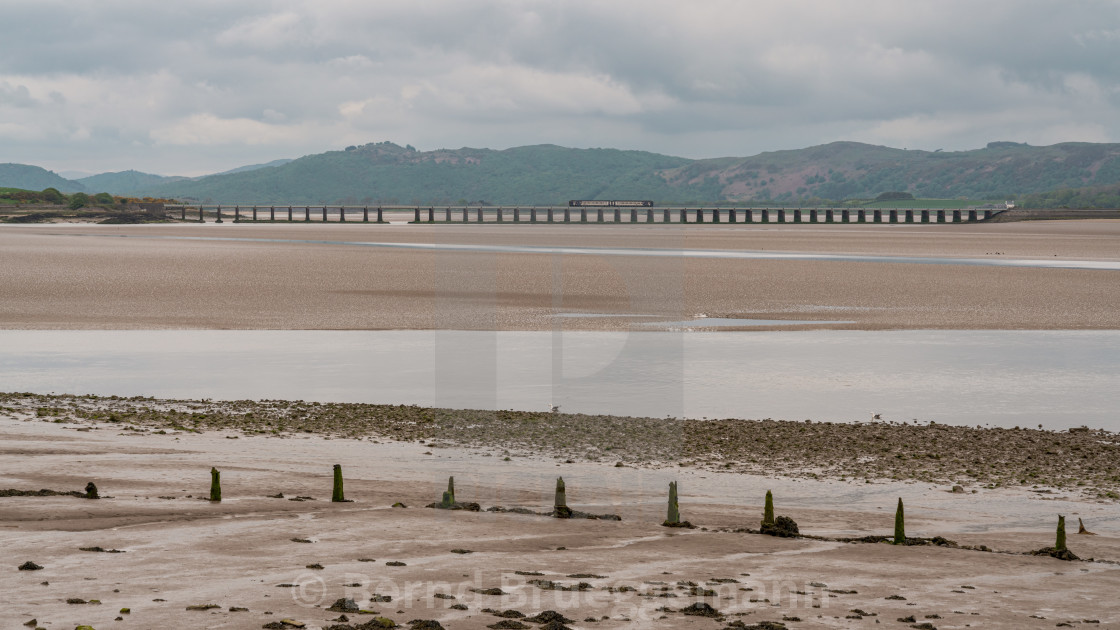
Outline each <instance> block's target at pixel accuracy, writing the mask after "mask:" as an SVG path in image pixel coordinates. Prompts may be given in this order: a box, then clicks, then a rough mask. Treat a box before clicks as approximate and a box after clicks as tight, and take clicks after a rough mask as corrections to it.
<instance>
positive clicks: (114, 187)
mask: <svg viewBox="0 0 1120 630" xmlns="http://www.w3.org/2000/svg"><path fill="white" fill-rule="evenodd" d="M184 179H187V178H186V177H164V176H163V175H152V174H151V173H141V172H140V171H121V172H119V173H101V174H99V175H90V176H89V177H83V178H81V179H78V180H77V182H78V183H80V184H81V185H82V186H84V187H85V189H86V190H88V191H96V192H108V193H111V194H114V195H132V194H135V193H136V192H138V191H141V190H144V189H147V188H153V187H156V186H160V185H162V184H167V183H171V182H176V181H180V180H184Z"/></svg>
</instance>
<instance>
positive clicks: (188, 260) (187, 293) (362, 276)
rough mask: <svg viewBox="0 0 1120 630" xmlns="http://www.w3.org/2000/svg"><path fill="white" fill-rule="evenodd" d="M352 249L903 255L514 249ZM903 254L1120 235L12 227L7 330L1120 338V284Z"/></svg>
mask: <svg viewBox="0 0 1120 630" xmlns="http://www.w3.org/2000/svg"><path fill="white" fill-rule="evenodd" d="M200 239H201V240H200ZM226 239H233V240H226ZM345 242H351V243H361V242H366V243H389V244H391V243H411V244H417V243H431V244H436V245H478V246H485V245H494V246H502V245H513V244H516V245H521V246H526V245H527V246H540V247H558V246H567V247H600V248H621V249H628V250H631V251H639V250H642V249H648V248H660V249H669V250H673V251H676V252H680V251H692V250H697V251H699V250H720V249H725V250H728V251H753V252H760V253H763V252H775V251H777V252H784V253H791V252H810V253H818V254H821V253H828V254H849V255H850V254H864V255H877V256H887V257H888V258H884V259H882V260H880V261H878V262H851V261H843V260H766V259H758V260H755V259H718V258H717V259H713V258H693V257H683V258H682V257H680V256H647V255H642V256H617V255H605V254H603V255H599V254H596V253H594V252H589V253H581V254H556V253H505V252H500V251H461V250H440V249H422V248H421V249H399V248H391V247H362V246H353V245H347V244H345ZM889 256H925V257H944V258H947V259H950V260H948V261H947V262H949V263H951V262H952V260H951V259H952V258H968V259H990V260H992V261H993V262H998V261H999V260H1000V259H1002V258H1016V259H1021V258H1028V259H1030V258H1033V259H1036V260H1039V261H1046V262H1048V263H1053V261H1055V260H1063V259H1069V260H1080V261H1085V260H1089V261H1109V262H1113V263H1120V227H1118V226H1117V225H1116V224H1115V223H1114V222H1107V221H1082V222H1075V221H1068V222H1064V221H1055V222H1033V223H1004V224H980V225H953V226H936V225H935V226H905V225H895V226H829V227H828V228H823V227H813V226H789V227H776V228H762V227H758V226H722V227H720V228H710V227H700V226H688V227H685V228H681V227H679V226H677V227H660V226H632V227H627V226H597V225H596V226H577V227H566V226H547V225H544V226H422V225H420V226H416V225H396V224H394V225H387V226H386V225H368V226H361V225H306V226H304V225H268V226H260V225H245V224H230V223H226V224H222V225H215V224H206V225H189V224H178V225H147V226H88V225H36V226H6V227H5V229H4V230H2V231H0V326H3V327H6V328H56V329H57V328H70V329H75V328H81V329H90V328H118V329H129V328H200V329H213V328H237V329H303V330H307V329H458V330H553V329H554V328H556V327H557V326H562V327H563V328H566V329H582V330H626V329H629V328H630V327H631V326H632V325H633V324H634V323H635V321H636V320H635V319H633V318H627V317H582V318H566V319H563V321H560V322H558V321H557V317H556V315H557V314H558V313H600V314H607V315H612V314H613V315H618V314H634V315H639V316H643V317H642V319H641V320H640V321H642V322H646V321H650V320H649V317H650V316H652V317H653V318H654V321H656V320H657V319H660V320H663V321H679V320H683V319H688V318H692V317H693V316H695V315H697V314H704V315H707V316H709V317H721V318H747V319H777V320H798V321H799V322H800V321H804V320H820V321H821V323H820V324H819V325H818V326H819V327H822V328H859V329H884V328H890V329H897V328H908V329H922V328H944V329H961V330H964V329H1008V328H1009V329H1017V328H1030V329H1082V328H1091V329H1116V328H1120V292H1117V291H1115V287H1116V274H1117V273H1120V272H1116V271H1110V270H1100V269H1061V268H1041V267H1039V268H1032V267H1002V266H981V265H976V264H969V265H964V264H960V265H955V264H937V265H931V264H908V263H906V262H898V261H892V260H891V259H890V258H889ZM837 321H839V322H841V323H836V322H837ZM798 326H799V327H804V326H805V325H804V324H798ZM771 328H781V325H775V326H773V327H771ZM731 329H734V328H733V327H732V328H731Z"/></svg>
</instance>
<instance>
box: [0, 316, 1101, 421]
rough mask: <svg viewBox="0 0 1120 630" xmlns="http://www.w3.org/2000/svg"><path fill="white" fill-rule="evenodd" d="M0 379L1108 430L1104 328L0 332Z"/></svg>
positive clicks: (209, 393) (71, 389)
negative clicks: (711, 330) (1070, 329)
mask: <svg viewBox="0 0 1120 630" xmlns="http://www.w3.org/2000/svg"><path fill="white" fill-rule="evenodd" d="M0 391H31V392H39V393H49V392H56V393H75V394H85V393H92V394H102V395H112V394H116V395H121V396H131V395H145V396H157V397H178V398H212V399H261V398H278V399H303V400H318V401H335V402H372V403H390V404H417V405H435V406H440V407H469V408H483V409H524V410H542V411H544V410H547V409H548V408H549V406H550V405H554V404H555V405H559V406H560V407H561V410H562V411H565V412H580V413H606V414H620V415H641V416H656V417H664V416H675V417H694V418H704V417H707V418H724V417H739V418H775V419H789V420H805V419H812V420H814V421H825V420H827V421H857V420H870V419H871V418H872V416H873V415H874V414H879V415H880V416H881V418H882V419H883V420H890V421H906V422H910V421H913V420H918V421H919V422H927V421H935V422H943V423H949V424H964V425H991V426H1007V427H1010V426H1016V425H1018V426H1036V425H1039V424H1041V425H1043V426H1045V427H1047V428H1054V429H1062V428H1067V427H1071V426H1080V425H1087V426H1090V427H1099V428H1107V429H1110V430H1113V431H1117V430H1120V331H944V330H910V331H848V330H812V331H782V332H749V331H739V332H696V331H679V330H678V331H646V330H641V331H635V332H589V331H551V332H550V331H545V332H512V331H502V332H478V331H412V330H404V331H243V330H222V331H217V330H213V331H211V330H170V331H47V330H35V331H23V330H4V331H0Z"/></svg>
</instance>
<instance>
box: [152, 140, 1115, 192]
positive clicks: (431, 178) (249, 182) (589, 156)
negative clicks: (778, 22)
mask: <svg viewBox="0 0 1120 630" xmlns="http://www.w3.org/2000/svg"><path fill="white" fill-rule="evenodd" d="M1113 184H1120V145H1117V144H1091V143H1065V144H1057V145H1053V146H1047V147H1032V146H1028V145H1024V144H1018V143H1014V142H993V143H991V144H989V145H988V146H987V147H985V148H983V149H977V150H973V151H953V152H941V151H907V150H904V149H892V148H890V147H882V146H874V145H869V144H861V143H857V142H834V143H831V144H826V145H821V146H816V147H809V148H806V149H798V150H792V151H775V152H769V153H761V154H759V155H755V156H751V157H745V158H736V157H728V158H716V159H704V160H690V159H685V158H679V157H672V156H667V155H659V154H656V153H647V152H643V151H620V150H616V149H568V148H564V147H558V146H554V145H537V146H526V147H517V148H513V149H506V150H503V151H495V150H491V149H470V148H463V149H454V150H451V149H441V150H436V151H426V152H421V151H416V150H414V149H412V148H410V147H400V146H398V145H395V144H392V143H388V142H381V143H376V144H367V145H364V146H360V147H350V148H349V149H348V150H345V151H331V152H327V153H322V154H318V155H309V156H306V157H303V158H300V159H298V160H293V161H292V162H289V163H286V164H283V165H281V166H277V167H273V168H267V169H257V170H253V171H248V172H238V173H227V174H221V175H212V176H208V177H201V178H196V179H193V180H189V181H178V182H172V183H166V184H161V185H159V186H156V187H152V188H150V189H145V190H144V191H143V192H144V193H145V194H151V195H158V196H164V197H176V198H191V199H194V200H200V201H213V202H218V201H220V202H223V203H254V202H255V203H403V204H409V203H434V204H443V203H459V202H460V201H462V200H467V201H472V202H475V201H486V202H488V203H502V204H514V203H536V204H558V203H564V202H566V201H567V200H568V199H577V198H578V199H595V198H599V199H606V198H614V199H624V198H626V199H629V198H638V199H653V200H656V201H658V202H664V203H685V202H697V203H700V202H715V201H750V200H756V201H765V200H769V201H787V202H790V201H798V200H802V201H807V202H812V201H814V200H819V199H825V200H844V199H853V198H862V199H870V198H874V197H875V196H877V195H879V194H880V193H883V192H886V191H899V192H909V193H912V194H913V195H914V196H915V197H922V198H941V199H952V198H970V199H1003V198H1011V197H1014V196H1016V195H1023V194H1030V193H1039V192H1046V191H1050V190H1055V189H1059V188H1080V187H1085V186H1108V185H1113Z"/></svg>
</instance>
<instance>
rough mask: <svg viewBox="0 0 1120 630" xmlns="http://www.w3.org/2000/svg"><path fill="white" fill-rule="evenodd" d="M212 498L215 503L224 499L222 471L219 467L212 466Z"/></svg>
mask: <svg viewBox="0 0 1120 630" xmlns="http://www.w3.org/2000/svg"><path fill="white" fill-rule="evenodd" d="M210 500H211V501H214V502H215V503H216V502H218V501H221V500H222V473H220V472H218V469H217V468H214V467H211V468H210Z"/></svg>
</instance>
